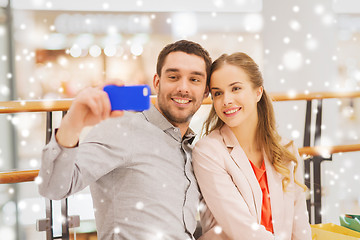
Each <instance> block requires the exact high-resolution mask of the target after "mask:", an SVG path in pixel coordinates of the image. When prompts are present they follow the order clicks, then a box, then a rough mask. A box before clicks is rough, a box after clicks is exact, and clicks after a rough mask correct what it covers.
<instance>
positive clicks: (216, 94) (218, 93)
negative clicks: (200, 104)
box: [213, 92, 221, 97]
mask: <svg viewBox="0 0 360 240" xmlns="http://www.w3.org/2000/svg"><path fill="white" fill-rule="evenodd" d="M220 94H221V92H214V94H213V95H214V97H216V96H219V95H220Z"/></svg>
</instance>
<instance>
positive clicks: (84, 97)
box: [56, 81, 123, 147]
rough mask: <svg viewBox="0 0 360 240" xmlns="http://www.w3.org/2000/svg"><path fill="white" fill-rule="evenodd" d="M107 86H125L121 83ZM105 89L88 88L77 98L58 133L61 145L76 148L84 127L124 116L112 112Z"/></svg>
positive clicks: (118, 112)
mask: <svg viewBox="0 0 360 240" xmlns="http://www.w3.org/2000/svg"><path fill="white" fill-rule="evenodd" d="M107 84H115V85H118V86H122V85H123V83H122V82H119V81H117V82H107V83H106V85H107ZM103 87H104V86H101V87H100V88H86V89H84V90H82V91H81V92H80V93H79V94H78V95H77V96H76V98H75V99H74V101H73V103H72V105H71V107H70V109H69V111H68V113H67V114H66V115H65V116H64V118H63V119H62V121H61V124H60V128H59V129H58V131H57V133H56V139H57V141H58V143H59V144H60V145H62V146H64V147H74V146H76V144H77V143H78V141H79V136H80V133H81V131H82V129H83V128H84V127H86V126H93V125H96V124H98V123H99V122H101V121H103V120H105V119H107V118H109V117H119V116H122V115H123V111H111V104H110V100H109V97H108V95H107V93H106V92H104V91H103V90H102V89H103Z"/></svg>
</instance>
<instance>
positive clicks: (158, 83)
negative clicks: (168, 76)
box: [153, 73, 160, 94]
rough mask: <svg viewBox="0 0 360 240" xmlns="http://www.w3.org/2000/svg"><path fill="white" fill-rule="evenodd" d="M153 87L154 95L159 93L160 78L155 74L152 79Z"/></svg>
mask: <svg viewBox="0 0 360 240" xmlns="http://www.w3.org/2000/svg"><path fill="white" fill-rule="evenodd" d="M153 86H154V89H155V91H156V94H158V93H159V86H160V77H159V75H158V74H157V73H155V75H154V78H153Z"/></svg>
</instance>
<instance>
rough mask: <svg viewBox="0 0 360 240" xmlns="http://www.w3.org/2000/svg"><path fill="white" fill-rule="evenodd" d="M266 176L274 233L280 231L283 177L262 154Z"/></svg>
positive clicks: (283, 205)
mask: <svg viewBox="0 0 360 240" xmlns="http://www.w3.org/2000/svg"><path fill="white" fill-rule="evenodd" d="M264 158H265V159H264V161H265V168H266V176H267V181H268V186H269V193H270V204H271V214H272V220H273V227H274V233H277V232H279V231H280V230H281V229H282V226H281V222H282V220H283V217H284V212H283V209H284V207H285V202H284V191H283V189H282V179H283V176H282V175H281V174H280V173H278V172H277V171H276V170H275V168H274V166H273V165H272V163H271V162H270V160H269V159H268V157H267V156H266V155H265V153H264Z"/></svg>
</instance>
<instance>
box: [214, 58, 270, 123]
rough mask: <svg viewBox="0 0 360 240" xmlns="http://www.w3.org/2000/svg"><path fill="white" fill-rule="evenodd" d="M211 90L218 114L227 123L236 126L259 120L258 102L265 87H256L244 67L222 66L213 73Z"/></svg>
mask: <svg viewBox="0 0 360 240" xmlns="http://www.w3.org/2000/svg"><path fill="white" fill-rule="evenodd" d="M210 90H211V95H212V97H213V102H214V108H215V111H216V114H217V115H218V116H219V118H220V119H221V120H222V121H223V122H224V123H225V124H226V125H228V126H229V127H231V128H234V127H238V126H240V125H241V124H243V123H244V122H245V121H256V122H257V102H258V101H260V99H261V95H262V91H263V88H262V87H256V88H254V87H253V85H252V83H251V82H250V78H249V76H248V75H247V74H246V72H245V71H244V70H243V69H242V68H240V67H237V66H234V65H230V64H224V65H223V66H221V67H220V68H219V69H217V70H216V71H215V72H213V73H212V75H211V78H210Z"/></svg>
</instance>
